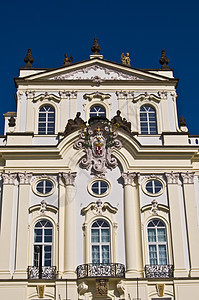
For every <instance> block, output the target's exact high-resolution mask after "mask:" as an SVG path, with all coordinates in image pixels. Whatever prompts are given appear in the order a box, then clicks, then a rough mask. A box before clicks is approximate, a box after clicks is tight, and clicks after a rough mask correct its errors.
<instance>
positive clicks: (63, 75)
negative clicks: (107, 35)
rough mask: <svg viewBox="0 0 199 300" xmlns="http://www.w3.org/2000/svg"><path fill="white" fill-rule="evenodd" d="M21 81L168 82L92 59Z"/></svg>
mask: <svg viewBox="0 0 199 300" xmlns="http://www.w3.org/2000/svg"><path fill="white" fill-rule="evenodd" d="M23 80H31V81H32V80H42V81H43V80H63V81H64V80H73V81H74V80H89V81H93V82H96V83H101V82H103V81H106V80H111V81H112V80H113V81H117V80H127V81H128V80H129V81H154V80H155V81H165V80H166V81H168V80H169V79H168V78H166V77H164V76H161V75H157V74H154V73H150V72H148V71H143V70H138V69H134V68H132V67H129V66H125V65H121V64H117V63H113V62H109V61H105V60H101V59H92V60H88V61H84V62H80V63H76V64H72V65H69V66H66V67H60V68H58V69H53V70H52V69H51V70H47V71H45V72H41V73H39V74H33V75H30V76H27V77H23Z"/></svg>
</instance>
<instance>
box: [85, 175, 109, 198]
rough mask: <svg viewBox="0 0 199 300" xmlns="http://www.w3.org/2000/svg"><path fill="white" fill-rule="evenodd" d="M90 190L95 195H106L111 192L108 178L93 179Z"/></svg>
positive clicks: (89, 186)
mask: <svg viewBox="0 0 199 300" xmlns="http://www.w3.org/2000/svg"><path fill="white" fill-rule="evenodd" d="M87 188H88V192H89V193H90V194H91V195H92V196H94V197H99V198H101V197H105V196H107V195H108V194H109V192H110V188H111V186H110V183H109V182H108V180H104V179H103V180H102V179H101V180H96V179H94V180H91V182H90V183H89V184H88V187H87Z"/></svg>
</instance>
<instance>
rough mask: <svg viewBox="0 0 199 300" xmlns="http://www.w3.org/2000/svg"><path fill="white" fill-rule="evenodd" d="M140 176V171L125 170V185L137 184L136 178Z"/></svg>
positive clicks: (123, 176)
mask: <svg viewBox="0 0 199 300" xmlns="http://www.w3.org/2000/svg"><path fill="white" fill-rule="evenodd" d="M138 177H139V173H136V172H132V173H130V172H127V173H125V172H123V173H122V178H123V180H124V185H135V179H136V178H138Z"/></svg>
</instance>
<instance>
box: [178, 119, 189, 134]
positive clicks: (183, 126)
mask: <svg viewBox="0 0 199 300" xmlns="http://www.w3.org/2000/svg"><path fill="white" fill-rule="evenodd" d="M179 125H180V130H181V131H182V132H188V128H187V124H186V120H185V118H184V117H183V116H181V117H180V118H179Z"/></svg>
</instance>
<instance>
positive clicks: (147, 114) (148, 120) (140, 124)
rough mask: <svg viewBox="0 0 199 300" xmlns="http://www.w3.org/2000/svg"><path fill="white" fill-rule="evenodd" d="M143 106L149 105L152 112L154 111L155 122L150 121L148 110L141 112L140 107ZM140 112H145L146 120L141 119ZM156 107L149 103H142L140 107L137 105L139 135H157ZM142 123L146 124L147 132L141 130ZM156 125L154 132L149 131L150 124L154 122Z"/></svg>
mask: <svg viewBox="0 0 199 300" xmlns="http://www.w3.org/2000/svg"><path fill="white" fill-rule="evenodd" d="M145 107H149V108H151V109H152V110H153V112H154V113H155V122H153V121H151V120H150V117H149V116H150V112H149V113H148V111H146V110H145V112H141V109H142V108H145ZM141 113H146V117H147V121H141ZM157 121H158V120H157V109H156V108H155V107H154V106H153V105H151V104H149V103H144V104H142V105H141V106H140V107H139V126H140V134H141V135H147V136H151V135H157V134H158V122H157ZM143 123H146V124H147V132H143V130H142V124H143ZM154 123H155V125H156V132H155V133H153V132H152V133H151V126H150V124H154Z"/></svg>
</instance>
